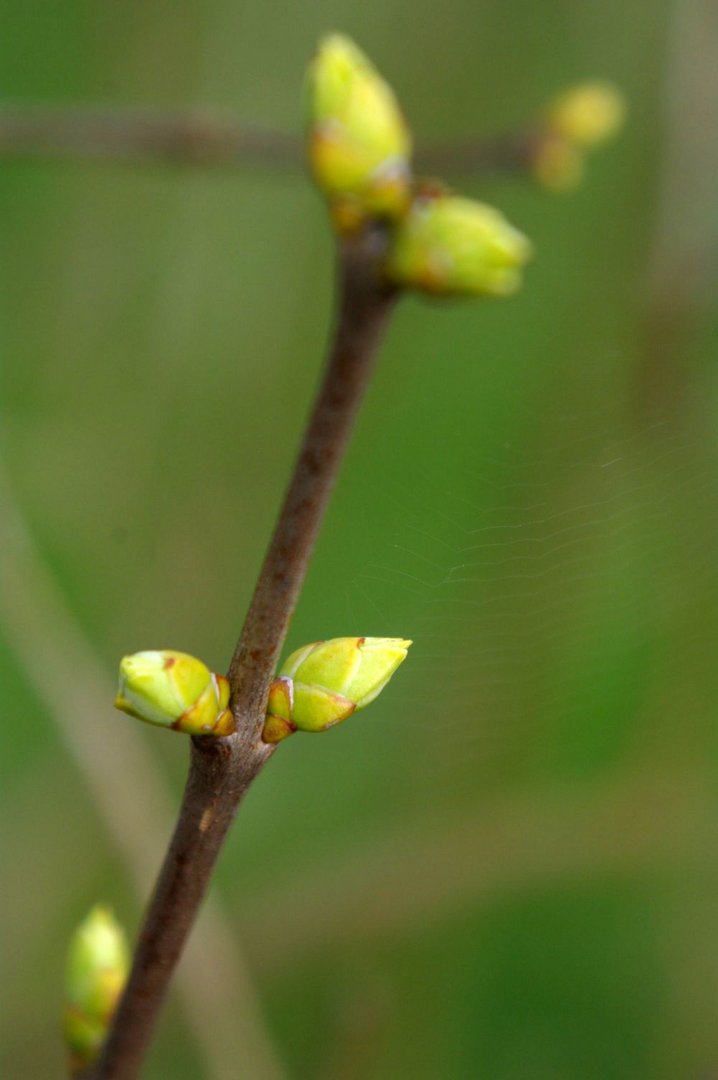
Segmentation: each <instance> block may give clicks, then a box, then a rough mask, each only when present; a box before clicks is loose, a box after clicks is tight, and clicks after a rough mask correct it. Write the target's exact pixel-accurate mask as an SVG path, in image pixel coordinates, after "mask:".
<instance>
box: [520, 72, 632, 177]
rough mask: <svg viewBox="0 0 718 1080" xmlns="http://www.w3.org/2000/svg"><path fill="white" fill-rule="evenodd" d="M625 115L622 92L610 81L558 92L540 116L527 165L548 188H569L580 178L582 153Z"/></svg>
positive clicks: (608, 133) (612, 132) (615, 129)
mask: <svg viewBox="0 0 718 1080" xmlns="http://www.w3.org/2000/svg"><path fill="white" fill-rule="evenodd" d="M625 117H626V102H625V99H624V97H623V94H622V93H621V92H620V90H618V89H617V87H615V86H613V85H611V83H602V82H590V83H581V84H579V85H578V86H573V87H569V89H567V90H564V92H563V93H562V94H559V96H558V97H557V98H555V99H554V101H552V102H551V104H550V105H549V106H548V108H547V109H546V110H545V111H544V113H543V115H542V116H541V117H540V119H539V121H538V124H537V127H536V131H535V137H534V139H533V141H532V152H531V169H532V171H533V174H534V176H535V177H536V179H537V180H538V182H539V183H540V184H542V185H543V187H545V188H547V189H548V190H549V191H557V192H564V191H573V190H574V188H577V187H578V186H579V184H580V183H581V181H582V180H583V175H584V172H585V165H586V154H587V152H588V151H590V150H593V149H594V148H595V147H597V146H600V145H601V143H604V142H607V141H608V140H609V139H611V138H613V136H614V135H616V133H617V132H618V131H619V130H620V129H621V127H622V126H623V122H624V120H625Z"/></svg>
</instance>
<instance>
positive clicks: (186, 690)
mask: <svg viewBox="0 0 718 1080" xmlns="http://www.w3.org/2000/svg"><path fill="white" fill-rule="evenodd" d="M228 704H229V683H228V682H227V680H226V679H225V677H224V676H223V675H217V674H216V673H215V672H212V671H210V670H209V668H208V667H207V666H206V664H203V663H202V661H201V660H197V659H196V658H195V657H194V656H189V655H188V654H187V653H181V652H175V651H174V650H173V649H160V650H151V651H148V652H138V653H133V655H132V656H125V657H123V659H122V661H121V663H120V684H119V688H118V691H117V697H116V699H115V706H116V707H117V708H118V709H122V711H123V712H126V713H129V714H130V716H136V717H137V719H138V720H146V721H147V723H148V724H158V725H159V726H160V727H168V728H173V729H174V730H175V731H182V732H184V733H185V734H187V735H229V734H231V732H232V731H234V718H233V717H232V713H231V711H230V710H229V709H228V708H227V706H228Z"/></svg>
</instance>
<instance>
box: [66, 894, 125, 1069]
mask: <svg viewBox="0 0 718 1080" xmlns="http://www.w3.org/2000/svg"><path fill="white" fill-rule="evenodd" d="M129 965H130V953H129V949H128V946H127V940H126V938H125V934H124V931H123V929H122V927H121V926H120V924H119V923H118V922H117V920H116V919H115V917H114V915H113V914H112V912H111V911H110V910H109V908H106V907H103V906H102V905H101V904H98V905H97V907H94V908H93V909H92V911H91V912H90V914H89V915H88V916H87V918H86V919H85V921H84V922H83V923H81V924H80V926H79V927H78V928H77V930H76V931H75V933H74V935H73V937H72V940H71V942H70V948H69V950H68V954H67V968H66V972H65V1008H64V1012H63V1029H64V1034H65V1043H66V1045H67V1048H68V1050H69V1052H70V1065H71V1068H72V1071H73V1072H77V1071H80V1070H82V1069H84V1068H86V1067H87V1066H88V1065H90V1064H91V1063H92V1062H93V1061H94V1060H95V1058H96V1057H97V1054H98V1053H99V1050H100V1048H101V1046H102V1043H103V1042H104V1039H105V1036H106V1034H107V1031H108V1028H109V1026H110V1022H111V1020H112V1016H113V1014H114V1011H115V1008H116V1006H117V1002H118V1001H119V998H120V994H121V993H122V990H123V987H124V985H125V981H126V979H127V973H128V971H129Z"/></svg>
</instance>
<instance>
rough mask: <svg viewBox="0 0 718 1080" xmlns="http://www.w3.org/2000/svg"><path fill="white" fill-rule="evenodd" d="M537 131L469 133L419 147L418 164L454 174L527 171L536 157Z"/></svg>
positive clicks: (426, 169) (431, 171)
mask: <svg viewBox="0 0 718 1080" xmlns="http://www.w3.org/2000/svg"><path fill="white" fill-rule="evenodd" d="M539 137H540V133H539V132H538V131H537V130H534V129H531V128H527V129H526V130H524V131H513V132H512V131H509V132H506V133H505V134H503V135H494V136H490V137H486V136H481V135H473V136H472V135H465V136H463V137H460V138H458V139H441V140H437V141H436V142H433V143H426V144H424V145H420V146H418V147H417V151H416V167H417V169H418V170H419V171H420V172H423V173H429V174H434V173H437V174H442V175H443V174H444V173H449V174H451V175H453V176H460V175H462V174H472V173H516V174H519V175H520V174H521V173H524V172H526V171H527V169H528V168H529V167H530V165H531V162H532V160H533V158H534V156H535V152H536V143H537V140H538V139H539Z"/></svg>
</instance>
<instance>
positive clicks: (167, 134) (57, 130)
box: [0, 105, 301, 168]
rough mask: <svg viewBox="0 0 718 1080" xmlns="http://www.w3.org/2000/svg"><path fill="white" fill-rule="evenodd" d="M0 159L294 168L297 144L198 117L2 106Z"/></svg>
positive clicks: (218, 117) (198, 112) (202, 113)
mask: <svg viewBox="0 0 718 1080" xmlns="http://www.w3.org/2000/svg"><path fill="white" fill-rule="evenodd" d="M0 156H2V157H17V158H26V159H27V158H31V159H32V158H41V159H44V158H71V159H84V160H90V161H110V162H127V163H140V164H141V163H144V162H147V161H159V162H167V163H169V164H174V165H238V164H240V163H241V164H242V165H247V164H250V165H251V164H253V165H269V166H271V167H273V168H287V167H296V166H297V165H298V164H299V163H300V161H301V144H300V142H299V140H298V139H297V138H296V137H295V136H293V135H285V134H283V133H281V132H277V131H267V130H265V129H263V128H258V127H255V126H253V125H249V124H244V123H242V122H241V121H240V120H238V119H237V118H236V117H232V116H229V115H226V114H222V113H221V112H217V111H210V110H203V109H192V110H190V111H187V110H183V111H169V112H166V111H163V110H159V109H152V108H114V107H112V106H107V107H98V106H76V107H72V106H47V105H1V106H0Z"/></svg>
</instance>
